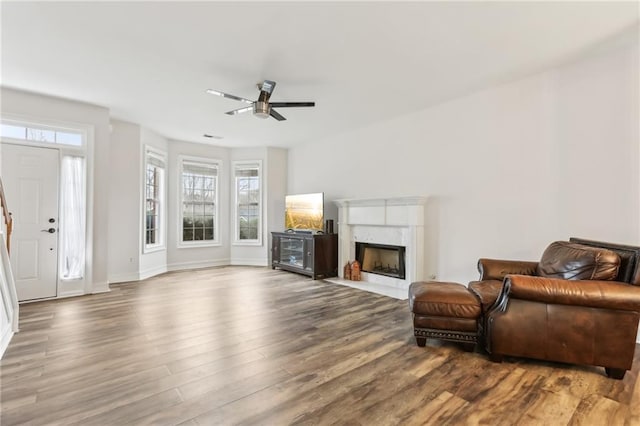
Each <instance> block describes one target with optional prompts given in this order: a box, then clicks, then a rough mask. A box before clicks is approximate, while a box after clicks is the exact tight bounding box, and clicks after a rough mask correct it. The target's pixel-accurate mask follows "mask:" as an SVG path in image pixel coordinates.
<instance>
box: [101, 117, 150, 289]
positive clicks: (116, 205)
mask: <svg viewBox="0 0 640 426" xmlns="http://www.w3.org/2000/svg"><path fill="white" fill-rule="evenodd" d="M110 154H111V156H110V170H111V178H110V190H109V240H108V245H109V282H111V283H115V282H123V281H135V280H138V279H139V274H138V271H139V269H140V254H141V249H140V234H141V232H142V231H141V226H142V225H141V219H140V215H139V214H138V211H139V210H140V200H141V197H142V184H141V183H140V184H139V185H138V184H137V183H138V179H139V178H140V167H141V166H139V165H141V164H142V158H141V155H142V152H141V150H140V126H138V125H137V124H133V123H127V122H125V121H119V120H111V152H110ZM133 183H135V184H133Z"/></svg>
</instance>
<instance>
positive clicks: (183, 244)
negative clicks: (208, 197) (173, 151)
mask: <svg viewBox="0 0 640 426" xmlns="http://www.w3.org/2000/svg"><path fill="white" fill-rule="evenodd" d="M185 161H187V162H194V163H201V164H205V165H207V166H213V167H215V168H216V170H217V175H216V188H215V200H214V203H215V205H214V220H213V235H214V239H213V240H198V241H183V240H182V236H183V235H182V222H183V216H182V215H183V206H182V204H183V203H184V198H183V197H184V192H183V190H184V183H183V182H182V172H183V170H184V162H185ZM177 169H178V180H177V182H178V185H177V188H178V191H177V192H178V203H177V210H176V212H177V214H176V217H177V218H178V220H177V223H176V247H177V248H194V247H219V246H221V245H222V242H221V240H220V227H219V224H220V203H219V200H220V175H221V174H222V160H219V159H217V158H207V157H194V156H189V155H178V167H177Z"/></svg>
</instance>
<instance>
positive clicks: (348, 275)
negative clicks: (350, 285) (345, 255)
mask: <svg viewBox="0 0 640 426" xmlns="http://www.w3.org/2000/svg"><path fill="white" fill-rule="evenodd" d="M342 277H343V278H344V279H345V280H350V279H351V263H349V262H348V261H347V264H346V265H344V270H343V271H342Z"/></svg>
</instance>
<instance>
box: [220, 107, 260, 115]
mask: <svg viewBox="0 0 640 426" xmlns="http://www.w3.org/2000/svg"><path fill="white" fill-rule="evenodd" d="M249 111H253V106H248V107H244V108H238V109H234V110H233V111H227V112H225V114H227V115H236V114H242V113H243V112H249Z"/></svg>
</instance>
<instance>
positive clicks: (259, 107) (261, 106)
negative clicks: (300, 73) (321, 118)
mask: <svg viewBox="0 0 640 426" xmlns="http://www.w3.org/2000/svg"><path fill="white" fill-rule="evenodd" d="M257 86H258V89H260V95H259V96H258V100H257V101H251V100H249V99H245V98H241V97H240V96H235V95H230V94H228V93H224V92H220V91H218V90H213V89H207V93H210V94H212V95H217V96H222V97H223V98H229V99H234V100H236V101H240V102H244V103H247V104H250V105H251V106H247V107H243V108H238V109H234V110H233V111H228V112H226V113H225V114H228V115H236V114H241V113H243V112H249V111H253V115H255V116H256V117H260V118H269V116H271V117H273V118H275V119H276V120H278V121H283V120H286V118H284V117H283V116H282V115H280V113H278V112H277V111H276V110H274V109H273V108H297V107H312V106H316V103H315V102H269V98H270V97H271V94H272V93H273V89H274V88H275V87H276V82H275V81H271V80H265V81H263V82H262V83H258V84H257Z"/></svg>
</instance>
